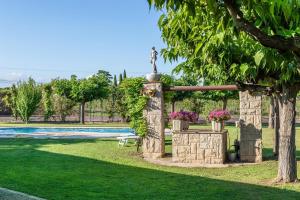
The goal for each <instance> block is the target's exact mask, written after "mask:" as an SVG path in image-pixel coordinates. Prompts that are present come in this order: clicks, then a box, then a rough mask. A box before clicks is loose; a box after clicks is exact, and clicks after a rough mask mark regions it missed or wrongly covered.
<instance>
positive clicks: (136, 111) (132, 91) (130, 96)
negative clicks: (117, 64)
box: [120, 78, 148, 137]
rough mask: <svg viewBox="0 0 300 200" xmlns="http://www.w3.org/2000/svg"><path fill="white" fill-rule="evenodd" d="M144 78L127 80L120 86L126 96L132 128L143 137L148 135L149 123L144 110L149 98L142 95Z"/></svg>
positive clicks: (125, 100)
mask: <svg viewBox="0 0 300 200" xmlns="http://www.w3.org/2000/svg"><path fill="white" fill-rule="evenodd" d="M144 81H145V80H144V78H127V79H124V80H123V82H122V83H121V85H120V89H121V91H122V92H123V94H124V97H123V99H124V105H125V106H126V108H127V114H128V116H129V117H130V120H131V121H130V127H131V128H133V129H134V130H135V132H136V133H137V134H138V135H140V136H141V137H144V136H146V134H147V121H146V119H145V118H144V116H143V110H144V108H145V106H146V105H147V102H148V97H147V96H144V95H143V94H142V90H143V83H144Z"/></svg>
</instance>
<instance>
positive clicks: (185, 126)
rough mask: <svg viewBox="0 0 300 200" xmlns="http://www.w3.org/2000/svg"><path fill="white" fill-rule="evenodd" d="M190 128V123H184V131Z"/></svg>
mask: <svg viewBox="0 0 300 200" xmlns="http://www.w3.org/2000/svg"><path fill="white" fill-rule="evenodd" d="M189 126H190V123H189V121H183V130H188V129H189Z"/></svg>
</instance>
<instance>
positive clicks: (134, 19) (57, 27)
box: [0, 0, 174, 87]
mask: <svg viewBox="0 0 300 200" xmlns="http://www.w3.org/2000/svg"><path fill="white" fill-rule="evenodd" d="M0 3H1V6H0V29H1V30H0V33H1V34H0V44H1V45H0V86H2V87H3V86H6V85H7V84H9V83H11V82H14V81H16V80H19V79H25V78H27V77H29V76H31V77H33V78H35V79H36V80H37V81H39V82H46V81H49V80H51V78H56V77H69V76H70V75H71V74H76V75H78V76H79V77H86V76H89V75H91V74H93V73H95V72H96V71H97V70H98V69H103V70H107V71H110V72H111V73H112V74H119V73H120V72H122V71H123V69H124V68H125V69H126V71H127V74H128V75H129V76H138V75H144V74H146V73H148V72H150V71H151V65H150V63H149V57H150V50H151V47H152V46H156V47H157V49H158V50H160V49H161V48H163V47H164V46H165V45H164V43H163V42H162V39H161V37H160V35H161V34H160V31H159V29H158V27H157V20H158V18H159V16H160V13H158V12H156V11H155V10H154V9H152V10H149V6H148V3H147V1H146V0H109V1H107V0H0ZM173 67H174V64H170V63H164V61H163V59H162V58H161V57H160V58H159V60H158V70H159V71H160V72H165V73H170V72H171V70H172V68H173Z"/></svg>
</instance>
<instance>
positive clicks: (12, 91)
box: [2, 84, 19, 120]
mask: <svg viewBox="0 0 300 200" xmlns="http://www.w3.org/2000/svg"><path fill="white" fill-rule="evenodd" d="M2 101H3V103H4V105H5V106H6V107H8V108H10V110H11V112H12V115H13V116H14V118H15V119H16V120H17V119H18V116H19V114H18V109H17V104H16V101H17V88H16V85H15V84H13V85H12V86H11V87H10V88H9V89H8V91H7V94H6V95H4V97H3V98H2Z"/></svg>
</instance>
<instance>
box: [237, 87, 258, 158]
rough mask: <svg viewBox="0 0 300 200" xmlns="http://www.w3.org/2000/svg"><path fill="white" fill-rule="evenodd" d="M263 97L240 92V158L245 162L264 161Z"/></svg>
mask: <svg viewBox="0 0 300 200" xmlns="http://www.w3.org/2000/svg"><path fill="white" fill-rule="evenodd" d="M261 101H262V97H261V95H255V96H253V95H251V94H249V92H248V91H244V92H240V120H241V123H240V158H241V161H244V162H261V161H262V129H261Z"/></svg>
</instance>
